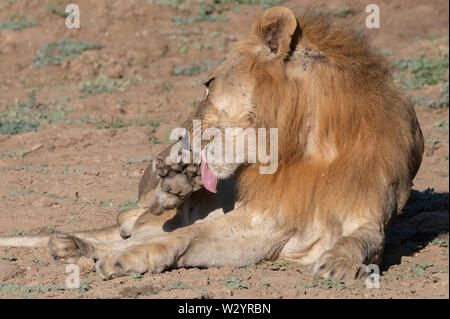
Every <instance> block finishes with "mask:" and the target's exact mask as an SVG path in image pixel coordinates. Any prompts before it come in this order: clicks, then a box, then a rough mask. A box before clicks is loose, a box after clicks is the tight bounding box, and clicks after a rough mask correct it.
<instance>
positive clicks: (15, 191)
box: [8, 188, 32, 197]
mask: <svg viewBox="0 0 450 319" xmlns="http://www.w3.org/2000/svg"><path fill="white" fill-rule="evenodd" d="M31 193H32V191H31V190H28V189H25V190H23V189H18V188H11V189H10V190H9V191H8V196H11V197H16V196H26V195H28V194H31Z"/></svg>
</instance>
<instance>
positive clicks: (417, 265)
mask: <svg viewBox="0 0 450 319" xmlns="http://www.w3.org/2000/svg"><path fill="white" fill-rule="evenodd" d="M432 266H433V265H432V264H428V263H426V262H424V261H419V262H417V261H416V262H414V263H413V264H412V265H411V268H410V271H411V273H410V274H407V275H411V276H412V277H421V276H423V275H424V273H425V270H426V269H428V268H430V267H432Z"/></svg>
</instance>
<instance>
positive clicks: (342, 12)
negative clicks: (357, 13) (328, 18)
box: [332, 4, 353, 18]
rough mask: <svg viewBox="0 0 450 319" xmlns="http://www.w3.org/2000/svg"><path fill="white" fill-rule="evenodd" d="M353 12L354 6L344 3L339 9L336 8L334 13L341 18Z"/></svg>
mask: <svg viewBox="0 0 450 319" xmlns="http://www.w3.org/2000/svg"><path fill="white" fill-rule="evenodd" d="M352 12H353V10H352V8H350V7H349V6H348V5H346V4H344V5H343V6H342V7H340V8H339V9H336V10H334V11H333V12H332V13H333V15H335V16H337V17H339V18H345V17H346V16H347V15H349V14H351V13H352Z"/></svg>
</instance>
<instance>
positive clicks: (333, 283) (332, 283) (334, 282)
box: [300, 279, 347, 290]
mask: <svg viewBox="0 0 450 319" xmlns="http://www.w3.org/2000/svg"><path fill="white" fill-rule="evenodd" d="M300 285H301V286H303V287H304V288H320V289H325V290H328V289H336V290H343V289H346V288H347V286H346V285H345V283H344V282H343V281H341V280H339V279H319V280H314V281H312V282H305V283H300Z"/></svg>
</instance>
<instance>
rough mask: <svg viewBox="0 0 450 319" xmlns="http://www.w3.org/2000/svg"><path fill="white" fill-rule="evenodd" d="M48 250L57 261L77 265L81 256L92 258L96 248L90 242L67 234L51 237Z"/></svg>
mask: <svg viewBox="0 0 450 319" xmlns="http://www.w3.org/2000/svg"><path fill="white" fill-rule="evenodd" d="M48 249H49V250H50V254H51V255H52V256H53V258H54V259H55V260H58V261H61V262H64V263H75V262H77V261H78V259H79V258H80V257H81V256H86V257H92V256H93V253H94V247H93V246H92V245H91V244H89V243H88V242H86V241H84V240H82V239H80V238H77V237H75V236H72V235H70V234H66V233H59V234H56V235H53V236H52V237H50V239H49V241H48Z"/></svg>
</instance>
